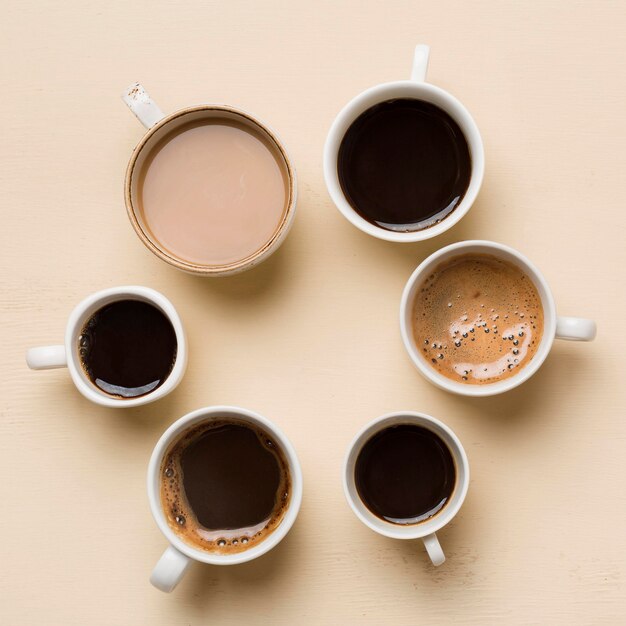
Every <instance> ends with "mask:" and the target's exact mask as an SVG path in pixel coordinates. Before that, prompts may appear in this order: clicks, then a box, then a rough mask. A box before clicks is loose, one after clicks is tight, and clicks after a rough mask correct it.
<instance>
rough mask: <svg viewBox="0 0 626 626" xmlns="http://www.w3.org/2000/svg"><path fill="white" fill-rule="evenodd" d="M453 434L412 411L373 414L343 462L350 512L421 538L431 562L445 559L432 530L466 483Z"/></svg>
mask: <svg viewBox="0 0 626 626" xmlns="http://www.w3.org/2000/svg"><path fill="white" fill-rule="evenodd" d="M469 476H470V474H469V463H468V460H467V455H466V454H465V450H464V449H463V446H462V445H461V442H460V441H459V438H458V437H457V436H456V435H455V434H454V432H452V430H451V429H450V428H449V427H448V426H446V425H445V424H444V423H443V422H440V421H439V420H437V419H435V418H434V417H430V416H429V415H425V414H423V413H415V412H413V411H402V412H398V413H389V414H388V415H383V416H382V417H379V418H377V419H375V420H373V421H372V422H370V423H369V424H367V425H366V426H365V427H363V428H362V429H361V430H360V431H359V433H357V435H356V436H355V438H354V439H353V441H352V442H351V443H350V445H349V447H348V451H347V453H346V457H345V461H344V466H343V487H344V493H345V496H346V499H347V501H348V504H349V505H350V508H351V509H352V510H353V512H354V514H355V515H356V516H357V517H358V518H359V519H360V520H361V521H362V522H363V523H364V524H365V525H366V526H368V527H369V528H371V529H372V530H373V531H375V532H377V533H379V534H381V535H384V536H385V537H391V538H392V539H421V540H422V541H423V542H424V547H425V548H426V551H427V552H428V556H429V557H430V559H431V561H432V563H433V565H441V564H442V563H443V562H444V561H445V560H446V559H445V555H444V552H443V550H442V548H441V544H440V543H439V539H438V538H437V534H436V533H437V532H438V531H439V530H441V529H442V528H443V527H444V526H446V525H447V524H448V523H449V522H450V521H451V520H452V518H453V517H454V516H455V515H456V514H457V513H458V512H459V509H460V508H461V505H462V504H463V501H464V500H465V496H466V494H467V489H468V487H469Z"/></svg>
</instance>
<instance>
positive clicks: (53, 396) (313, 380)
mask: <svg viewBox="0 0 626 626" xmlns="http://www.w3.org/2000/svg"><path fill="white" fill-rule="evenodd" d="M625 30H626V9H625V6H624V4H623V3H621V2H593V3H592V2H569V1H566V0H564V1H562V2H538V1H537V2H524V3H522V2H497V1H494V2H463V3H461V2H458V3H451V2H442V1H439V0H438V1H437V2H415V1H413V2H409V1H406V2H387V3H385V4H384V5H383V3H379V2H357V1H353V2H328V1H321V2H307V3H298V2H279V1H275V2H267V3H253V2H248V3H242V2H233V1H232V0H229V1H228V2H213V1H210V2H207V1H206V0H203V1H196V0H190V1H187V2H175V1H170V2H147V1H144V0H135V1H133V2H116V1H114V2H100V1H97V2H96V1H86V2H79V1H64V2H61V3H59V2H49V1H46V2H44V1H39V2H33V1H32V0H25V1H22V2H4V3H3V5H2V20H1V22H0V31H1V32H0V42H1V43H0V46H1V48H0V53H1V59H2V60H1V66H0V68H1V69H0V71H1V76H0V78H1V84H2V97H1V98H0V116H1V117H0V119H1V123H2V143H1V145H0V198H1V199H0V202H1V206H2V228H1V229H0V238H1V240H0V251H1V252H0V254H1V255H2V256H1V259H0V261H1V264H2V292H1V293H2V305H1V316H2V317H1V326H0V327H1V329H2V347H3V356H4V367H3V374H2V383H1V384H2V389H1V398H2V400H1V410H2V414H1V419H0V476H2V487H1V498H2V514H1V516H0V593H1V597H0V622H1V623H2V624H7V625H9V624H10V625H13V624H35V623H45V624H97V625H100V624H107V625H110V624H142V625H143V624H146V625H148V624H149V625H150V626H157V625H159V624H174V625H183V624H185V625H186V624H203V623H207V624H209V623H211V624H213V623H215V624H257V623H275V624H304V623H311V624H340V623H341V624H382V623H394V624H446V623H452V622H454V623H475V624H496V623H497V624H535V623H537V624H554V623H557V622H562V623H568V624H572V623H574V624H591V623H594V624H617V623H625V620H626V618H625V614H626V600H625V595H626V580H625V577H626V569H625V565H624V558H625V553H626V533H624V530H625V528H624V526H625V524H624V521H625V514H626V495H625V491H624V475H625V471H626V463H625V460H624V458H625V457H624V448H625V445H624V444H625V443H626V420H624V416H623V406H624V400H625V395H624V387H625V384H624V371H623V367H624V353H623V351H624V337H623V326H624V307H625V305H626V298H625V295H624V269H623V268H624V266H625V264H626V253H625V246H624V233H625V226H626V223H625V219H624V198H623V196H624V193H623V184H624V172H625V165H626V163H625V157H624V139H625V134H626V133H625V131H626V123H625V119H626V118H625V116H624V110H625V105H626V84H625V82H624V46H623V34H624V31H625ZM419 42H424V43H429V44H431V46H432V54H431V65H430V72H429V79H430V80H431V81H432V82H434V83H436V84H438V85H440V86H441V87H444V88H446V89H448V90H450V91H451V92H452V93H454V94H455V95H456V96H458V97H459V98H460V99H461V100H462V101H463V102H464V103H465V104H466V105H467V107H468V108H469V109H470V111H472V113H473V115H474V116H475V119H476V121H477V123H478V125H479V127H480V129H481V131H482V133H483V138H484V142H485V150H486V176H485V181H484V185H483V190H482V192H481V194H480V196H479V198H478V201H477V202H476V204H475V205H474V207H473V209H472V210H471V211H470V213H469V215H468V216H467V217H466V218H465V219H464V220H463V221H462V222H461V224H460V225H458V226H457V227H455V228H454V229H453V230H452V231H450V232H449V233H447V234H445V235H444V236H442V237H439V238H438V239H436V240H434V241H430V242H426V243H423V244H415V245H404V246H402V245H396V244H389V243H385V242H381V241H377V240H374V239H372V238H370V237H367V236H366V235H364V234H362V233H360V232H359V231H357V230H356V229H354V228H353V227H352V226H350V225H349V224H348V223H347V222H346V221H345V220H344V219H343V218H342V217H341V216H340V214H339V213H338V212H337V211H336V210H335V208H334V207H333V205H332V204H331V202H330V199H329V198H328V196H327V193H326V190H325V187H324V183H323V178H322V169H321V154H322V146H323V142H324V139H325V135H326V132H327V130H328V127H329V125H330V123H331V121H332V119H333V117H334V116H335V115H336V113H337V112H338V111H339V109H340V108H341V107H342V106H343V105H344V103H345V102H346V101H347V100H348V99H350V98H351V97H352V96H354V95H355V94H356V93H358V92H360V91H362V90H363V89H365V88H366V87H369V86H371V85H373V84H375V83H379V82H383V81H387V80H394V79H401V78H405V77H408V74H409V71H410V65H411V56H412V50H413V46H414V45H415V44H416V43H419ZM133 80H140V81H141V82H142V83H143V84H144V85H145V86H146V88H147V89H148V90H149V91H150V93H151V94H152V95H153V97H154V98H155V99H156V100H157V102H158V103H159V104H160V106H161V107H162V108H163V110H164V111H166V112H169V111H172V110H174V109H176V108H179V107H183V106H185V105H189V104H195V103H199V102H207V101H208V102H224V103H229V104H232V105H235V106H239V107H242V108H244V109H247V110H250V111H251V112H253V113H255V114H256V115H258V116H259V117H260V118H261V119H263V120H265V121H267V122H268V123H269V124H270V125H271V126H273V127H274V128H276V129H278V131H279V133H280V134H281V136H282V138H283V140H284V141H285V143H286V145H287V146H288V148H289V149H290V151H291V155H292V157H293V160H294V162H295V165H296V167H297V170H298V176H299V183H300V188H299V189H300V199H299V207H298V215H297V217H296V222H295V226H294V229H293V231H292V233H291V235H290V236H289V238H288V239H287V242H286V243H285V245H284V247H283V248H282V249H281V250H280V251H279V252H278V253H277V254H276V255H275V256H274V257H272V258H271V259H270V260H269V261H268V262H266V263H265V264H264V265H262V266H261V267H259V268H257V269H256V270H253V271H252V272H249V273H248V274H245V275H241V276H239V277H235V278H231V279H225V280H219V281H217V280H216V281H213V280H208V279H206V280H203V279H199V278H194V277H191V276H187V275H184V274H182V273H179V272H178V271H176V270H174V269H171V268H170V267H168V266H167V265H165V264H164V263H162V262H161V261H159V260H158V259H156V258H155V257H153V256H152V255H151V254H150V253H149V252H148V251H147V250H146V249H145V248H144V247H143V246H142V245H141V244H140V242H139V240H138V239H137V237H136V235H135V234H134V232H133V231H132V229H131V227H130V225H129V223H128V219H127V217H126V214H125V210H124V206H123V198H122V181H123V174H124V169H125V167H126V163H127V160H128V157H129V155H130V152H131V150H132V148H133V146H134V145H135V143H136V142H137V141H138V140H139V139H140V137H141V136H142V128H141V126H140V125H139V123H138V122H137V121H136V120H135V119H134V117H133V116H132V115H131V113H130V112H129V111H128V110H127V109H126V107H125V106H124V104H123V103H122V101H121V100H120V97H119V94H120V92H121V90H122V89H123V88H124V87H125V86H126V85H127V84H128V83H130V82H131V81H133ZM473 237H481V238H488V239H494V240H496V241H501V242H504V243H507V244H510V245H513V246H515V247H517V248H518V249H520V250H521V251H522V252H524V253H526V254H527V255H528V256H529V257H530V258H531V259H532V260H534V261H535V262H536V264H537V265H538V266H539V267H540V268H541V269H542V270H543V272H544V274H545V276H546V277H547V279H548V281H549V282H550V283H551V286H552V288H553V291H554V295H555V298H556V301H557V306H558V310H559V311H560V312H561V313H563V314H570V315H579V316H588V317H592V318H595V319H596V320H597V322H598V327H599V334H598V338H597V341H596V342H595V343H593V344H587V345H585V344H573V343H564V342H559V343H558V344H557V345H555V347H554V350H553V352H552V354H551V356H550V357H549V358H548V360H547V362H546V363H545V365H544V366H543V368H542V370H541V371H540V372H539V373H538V374H537V375H536V376H535V377H534V379H533V380H531V381H530V382H528V383H527V384H526V385H525V386H523V387H522V388H519V389H518V390H516V391H513V392H511V393H509V394H508V395H506V396H503V397H502V396H501V397H496V398H491V399H484V400H467V399H462V398H457V397H452V396H450V395H447V394H446V393H444V392H441V391H439V390H437V389H435V388H434V387H432V386H430V385H429V384H428V383H427V382H426V381H424V380H422V379H421V378H420V377H419V375H418V373H417V371H416V370H415V369H414V368H413V367H412V365H411V363H410V362H409V359H408V357H407V355H406V354H405V353H404V349H403V347H402V344H401V341H400V337H399V332H398V323H397V315H398V304H399V298H400V293H401V290H402V287H403V284H404V282H405V280H406V279H407V277H408V276H409V274H410V272H411V271H412V269H413V268H414V267H415V266H416V265H417V264H418V263H419V262H420V261H421V260H422V259H423V258H424V257H425V256H426V255H428V254H429V253H430V252H432V251H433V250H435V249H436V248H438V247H440V246H443V245H445V244H447V243H450V242H453V241H457V240H462V239H465V238H473ZM129 283H136V284H145V285H149V286H151V287H154V288H156V289H158V290H161V291H162V292H163V293H165V294H166V295H167V296H168V297H170V298H171V299H172V300H173V302H174V303H175V305H176V306H177V307H178V309H179V311H180V313H181V315H182V317H183V320H184V323H185V324H186V328H187V330H188V334H189V338H190V341H191V357H190V362H189V369H188V372H187V375H186V377H185V379H184V380H183V383H182V384H181V385H180V387H179V388H178V390H177V391H176V392H175V393H174V394H173V395H171V396H169V397H168V398H166V399H165V400H162V401H160V402H158V403H156V404H153V405H149V406H147V407H144V408H141V409H137V410H128V411H121V410H119V411H116V410H107V409H103V408H98V407H96V406H94V405H92V404H90V403H89V402H88V401H86V400H85V399H83V398H82V396H80V395H79V394H78V392H77V391H76V390H75V389H74V387H73V386H72V384H71V382H70V378H69V375H68V373H67V372H66V371H62V370H58V371H51V372H31V371H28V370H27V368H26V365H25V362H24V352H25V350H26V348H27V347H30V346H34V345H39V344H46V343H55V342H59V341H61V338H62V335H63V330H64V324H65V320H66V318H67V316H68V313H69V312H70V310H71V309H72V308H73V306H74V305H75V304H76V303H77V302H78V301H79V300H80V299H81V298H83V297H84V296H85V295H87V294H89V293H90V292H92V291H95V290H97V289H100V288H104V287H108V286H112V285H120V284H129ZM218 403H233V404H239V405H242V406H246V407H250V408H252V409H255V410H257V411H259V412H261V413H263V414H265V415H267V416H268V417H270V418H271V419H273V420H275V421H276V422H277V423H278V424H279V425H280V426H281V427H282V428H284V430H285V431H286V432H287V434H288V435H289V437H290V438H291V440H292V441H293V443H294V444H295V446H296V448H297V450H298V452H299V455H300V458H301V462H302V466H303V470H304V476H305V497H304V502H303V506H302V510H301V515H300V517H299V519H298V521H297V523H296V525H295V527H294V528H293V530H292V532H291V533H290V535H289V536H288V537H287V539H286V540H285V541H284V542H283V543H282V544H281V545H280V546H279V547H278V548H277V549H276V550H275V551H274V552H273V553H271V554H269V555H267V556H266V557H264V558H262V559H260V560H258V561H256V562H253V563H250V564H246V565H241V566H237V567H232V568H212V567H209V566H202V565H195V566H194V567H192V569H191V571H190V572H189V574H188V576H187V578H186V579H185V580H184V581H183V583H182V584H181V585H180V586H179V588H178V589H177V590H176V591H175V593H174V594H172V595H169V596H168V595H165V594H162V593H160V592H158V591H156V590H155V589H153V588H152V587H151V586H150V585H149V584H148V575H149V572H150V569H151V568H152V566H153V564H154V562H155V561H156V559H157V558H158V557H159V555H160V553H161V551H162V550H163V548H164V547H165V541H164V539H163V537H162V536H161V535H160V533H159V531H158V530H157V528H156V526H155V524H154V523H153V520H152V518H151V516H150V513H149V510H148V505H147V498H146V493H145V487H144V483H145V469H146V465H147V461H148V458H149V455H150V452H151V449H152V447H153V446H154V444H155V442H156V440H157V438H158V437H159V435H160V433H161V432H162V431H163V430H164V429H165V428H166V426H167V425H168V424H170V423H171V422H172V421H173V420H174V419H176V418H177V417H179V416H181V415H183V414H184V413H187V412H188V411H190V410H192V409H195V408H198V407H201V406H203V405H210V404H218ZM403 408H406V409H413V410H421V411H424V412H427V413H429V414H432V415H434V416H436V417H439V418H441V419H443V420H444V421H445V422H447V423H448V424H449V425H450V426H451V427H452V428H453V429H454V430H455V431H456V432H457V434H458V435H459V436H460V438H461V440H462V441H463V442H464V445H465V447H466V449H467V452H468V455H469V458H470V463H471V469H472V481H471V486H470V491H469V495H468V498H467V500H466V503H465V505H464V508H463V509H462V511H461V513H460V514H459V515H458V517H457V518H456V519H455V521H454V522H453V523H452V524H451V525H450V526H449V527H448V528H446V529H445V530H444V531H442V532H441V533H440V538H441V541H442V544H443V546H444V549H445V551H446V553H447V556H448V562H447V563H446V564H445V565H444V566H443V567H441V568H439V569H435V568H433V567H432V566H431V565H429V564H428V562H427V558H426V555H425V553H424V550H423V548H422V546H421V545H420V544H419V543H411V542H394V541H392V540H387V539H384V538H382V537H379V536H377V535H375V534H373V533H372V532H370V531H369V530H368V529H366V528H365V527H363V526H362V525H360V524H359V523H358V521H357V520H356V518H355V517H354V516H353V514H352V513H351V512H350V510H349V509H348V507H347V505H346V503H345V502H344V499H343V494H342V491H341V484H340V468H341V462H342V458H343V454H344V450H345V448H346V445H347V444H348V442H349V440H350V439H351V437H352V436H353V434H354V433H355V431H356V430H357V429H358V428H359V427H360V426H361V425H362V424H364V423H365V422H366V421H369V420H370V419H372V418H374V417H376V416H377V415H380V414H382V413H385V412H388V411H392V410H399V409H403Z"/></svg>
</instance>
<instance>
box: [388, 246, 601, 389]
mask: <svg viewBox="0 0 626 626" xmlns="http://www.w3.org/2000/svg"><path fill="white" fill-rule="evenodd" d="M400 331H401V334H402V340H403V342H404V346H405V348H406V350H407V352H408V353H409V356H410V357H411V360H412V361H413V363H414V364H415V365H416V367H417V369H418V370H419V371H420V373H421V374H422V375H423V376H424V377H425V378H427V379H428V380H429V381H430V382H432V383H434V384H435V385H437V386H438V387H440V388H442V389H444V390H446V391H450V392H452V393H457V394H460V395H465V396H474V397H475V396H491V395H495V394H498V393H503V392H505V391H508V390H510V389H513V388H514V387H517V386H518V385H520V384H521V383H523V382H524V381H526V380H528V379H529V378H530V377H531V376H532V375H533V374H534V373H535V372H536V371H537V370H538V369H539V368H540V367H541V364H542V363H543V362H544V361H545V359H546V357H547V356H548V353H549V352H550V350H551V348H552V344H553V342H554V339H555V338H557V339H568V340H571V341H591V340H593V339H594V338H595V336H596V325H595V322H593V321H592V320H589V319H584V318H579V317H563V316H560V315H557V314H556V306H555V304H554V298H553V296H552V292H551V291H550V288H549V287H548V283H547V282H546V280H545V278H544V277H543V276H542V275H541V273H540V272H539V270H538V269H537V268H536V267H535V266H534V265H533V264H532V263H531V262H530V261H529V260H528V259H527V258H526V257H525V256H524V255H522V254H521V253H519V252H518V251H517V250H514V249H513V248H510V247H508V246H505V245H503V244H500V243H495V242H492V241H461V242H459V243H455V244H452V245H450V246H446V247H445V248H442V249H441V250H438V251H437V252H435V253H434V254H431V255H430V256H429V257H428V258H427V259H426V260H424V261H423V262H422V263H421V264H420V265H419V266H418V267H417V269H416V270H415V271H414V272H413V274H412V275H411V277H410V278H409V280H408V282H407V284H406V286H405V288H404V293H403V294H402V301H401V304H400Z"/></svg>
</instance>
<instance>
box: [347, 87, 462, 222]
mask: <svg viewBox="0 0 626 626" xmlns="http://www.w3.org/2000/svg"><path fill="white" fill-rule="evenodd" d="M471 170H472V162H471V158H470V151H469V147H468V145H467V140H466V139H465V135H464V134H463V132H462V131H461V129H460V127H459V125H458V124H457V123H456V122H455V121H454V120H453V119H452V117H450V115H448V113H446V112H445V111H444V110H442V109H440V108H439V107H437V106H435V105H434V104H431V103H430V102H424V101H423V100H415V99H409V98H403V99H398V100H388V101H387V102H381V103H380V104H377V105H375V106H373V107H371V108H370V109H368V110H367V111H365V112H364V113H362V114H361V115H360V116H359V117H357V119H356V120H355V121H354V122H353V123H352V125H351V126H350V127H349V128H348V130H347V132H346V134H345V135H344V138H343V140H342V142H341V146H340V148H339V154H338V157H337V173H338V176H339V183H340V184H341V189H342V190H343V193H344V195H345V196H346V198H347V200H348V202H349V203H350V204H351V206H352V207H353V208H354V209H355V210H356V211H357V213H359V215H361V216H362V217H363V218H365V219H366V220H368V221H369V222H371V223H373V224H375V225H377V226H380V227H382V228H385V229H387V230H393V231H399V232H409V231H416V230H422V229H424V228H428V227H430V226H433V225H435V224H437V223H438V222H440V221H441V220H443V219H444V218H446V217H447V216H448V215H450V213H452V211H454V209H455V208H456V207H457V206H458V205H459V204H460V202H461V200H462V199H463V196H464V195H465V192H466V191H467V187H468V185H469V181H470V176H471Z"/></svg>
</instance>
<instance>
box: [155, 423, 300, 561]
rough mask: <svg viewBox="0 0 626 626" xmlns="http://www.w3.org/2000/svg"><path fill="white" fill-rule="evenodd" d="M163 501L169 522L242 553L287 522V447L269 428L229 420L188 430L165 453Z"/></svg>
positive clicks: (202, 544)
mask: <svg viewBox="0 0 626 626" xmlns="http://www.w3.org/2000/svg"><path fill="white" fill-rule="evenodd" d="M161 481H162V482H161V502H162V505H163V508H164V511H165V514H166V517H167V520H168V523H169V525H170V527H171V528H172V529H173V530H174V531H175V532H176V533H177V534H178V535H180V536H182V537H183V538H184V539H185V540H186V541H187V542H188V543H190V544H192V545H194V546H196V547H199V548H201V549H204V550H207V551H211V552H219V553H229V552H241V551H243V550H246V549H248V548H250V547H252V546H254V545H256V544H258V543H259V542H260V541H262V540H263V539H264V538H265V537H266V536H267V535H268V534H270V533H271V532H272V531H273V530H274V529H275V528H276V526H278V524H279V523H280V521H281V519H282V517H283V514H284V512H285V510H286V508H287V505H288V503H289V497H290V490H291V487H290V484H291V481H290V478H289V471H288V466H287V462H286V460H285V457H284V454H283V453H282V450H280V448H279V446H278V444H277V443H276V442H275V441H274V439H273V438H272V437H271V436H270V435H269V434H268V433H266V432H265V431H263V430H261V429H257V428H253V427H251V426H249V425H248V424H245V423H239V422H231V421H228V420H226V419H224V420H219V421H216V422H210V423H208V424H203V425H200V426H198V427H196V428H193V429H191V430H190V431H188V432H187V433H186V434H185V435H184V436H183V438H182V439H180V440H179V441H177V442H176V443H175V444H174V445H173V446H172V448H171V449H170V450H168V452H167V453H166V456H165V458H164V460H163V464H162V468H161Z"/></svg>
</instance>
